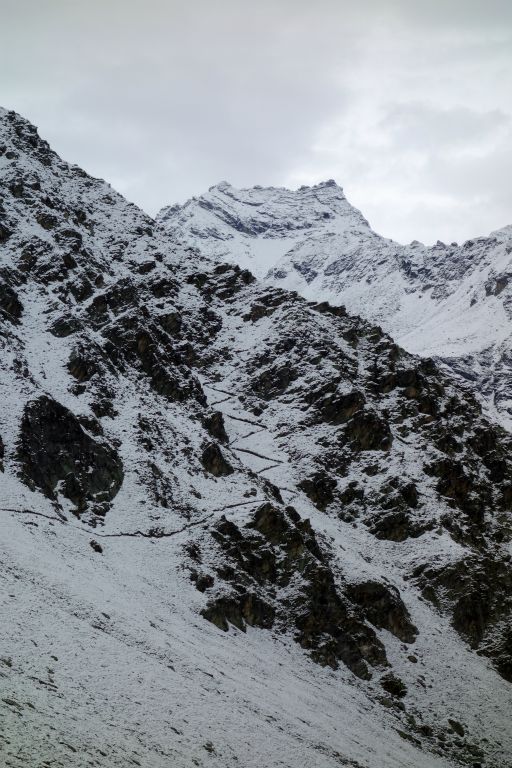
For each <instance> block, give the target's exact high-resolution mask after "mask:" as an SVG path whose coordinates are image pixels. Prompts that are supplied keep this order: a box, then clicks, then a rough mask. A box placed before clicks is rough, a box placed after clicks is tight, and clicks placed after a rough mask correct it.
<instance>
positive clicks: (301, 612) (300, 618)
mask: <svg viewBox="0 0 512 768" xmlns="http://www.w3.org/2000/svg"><path fill="white" fill-rule="evenodd" d="M213 535H214V537H215V539H216V540H217V541H218V542H219V544H220V546H221V548H222V551H223V552H224V553H225V554H226V555H227V564H226V566H223V567H221V568H220V569H218V570H217V572H218V574H219V576H221V577H224V578H225V579H227V580H228V581H229V582H231V584H232V587H233V593H232V595H230V597H228V598H226V597H225V596H221V597H219V598H217V599H215V600H213V601H211V602H210V603H209V605H208V607H207V608H206V610H205V611H204V612H203V615H204V616H205V618H207V619H208V620H209V621H213V622H214V623H215V624H217V626H220V627H221V628H222V629H227V628H228V623H232V624H234V625H235V626H237V627H239V628H243V627H244V622H243V620H242V619H244V620H245V621H246V622H247V623H248V624H251V625H256V626H260V627H264V628H268V627H270V626H272V625H273V624H274V621H277V622H278V623H279V624H280V625H281V626H282V627H287V626H290V625H291V626H295V628H296V631H295V639H296V641H297V642H298V643H300V645H302V647H303V648H306V649H308V650H309V651H310V653H311V656H312V657H313V659H314V660H315V661H318V662H319V663H321V664H324V665H325V664H327V665H329V666H331V667H333V668H334V669H336V667H337V666H338V662H339V661H342V662H343V663H345V664H346V665H347V666H348V667H349V668H350V669H351V670H352V671H353V672H354V673H355V674H356V675H358V677H361V678H365V679H366V678H368V677H370V673H369V670H368V664H369V665H371V666H379V665H380V666H382V665H385V664H386V654H385V650H384V647H383V646H382V644H381V643H380V642H379V640H378V639H377V637H376V635H375V633H374V632H373V631H372V630H371V629H370V627H368V626H367V625H366V624H364V622H363V621H362V620H361V616H358V615H357V613H356V612H355V611H354V607H353V605H351V604H350V603H349V602H346V601H344V600H343V597H342V595H341V593H340V591H339V590H338V589H337V587H336V584H335V580H334V576H333V574H332V572H331V570H330V568H329V564H328V560H327V559H326V557H325V555H324V554H323V553H322V551H321V549H320V547H319V545H318V543H317V540H316V537H315V534H314V532H313V530H312V529H311V526H310V524H309V521H308V520H304V521H303V520H300V517H299V516H298V515H297V513H296V512H295V510H294V509H293V508H289V509H288V512H283V511H282V510H280V509H278V508H276V507H274V506H272V505H271V504H265V505H263V506H261V507H259V509H258V510H257V511H256V513H255V515H254V518H253V519H252V520H250V521H249V523H247V524H246V526H245V528H244V529H243V530H240V529H239V528H238V527H237V526H236V525H235V524H234V523H232V522H229V521H227V520H226V519H224V520H221V521H220V522H219V523H218V524H217V526H216V527H215V529H214V531H213ZM233 565H234V566H235V568H234V569H233ZM242 574H243V576H242V578H240V577H241V575H242ZM276 588H277V592H276ZM255 595H256V597H255ZM233 619H235V620H233Z"/></svg>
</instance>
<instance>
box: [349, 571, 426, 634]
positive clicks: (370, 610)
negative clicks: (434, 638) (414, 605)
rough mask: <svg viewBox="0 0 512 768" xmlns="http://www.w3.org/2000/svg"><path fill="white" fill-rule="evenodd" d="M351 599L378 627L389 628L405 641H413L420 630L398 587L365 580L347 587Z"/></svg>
mask: <svg viewBox="0 0 512 768" xmlns="http://www.w3.org/2000/svg"><path fill="white" fill-rule="evenodd" d="M347 594H348V596H349V597H350V599H351V600H353V601H354V602H355V603H357V605H359V606H361V607H362V608H363V609H364V611H365V615H366V616H367V617H368V619H369V621H371V622H372V624H373V625H374V626H376V627H379V628H381V629H387V630H388V631H389V632H391V633H392V634H393V635H395V636H396V637H398V638H399V640H402V641H403V642H404V643H413V642H414V640H415V639H416V635H417V634H418V630H417V629H416V627H415V626H414V624H413V623H412V622H411V617H410V616H409V612H408V610H407V608H406V607H405V605H404V604H403V602H402V600H401V598H400V594H399V592H398V590H397V589H393V588H392V587H387V586H385V585H384V584H379V583H378V582H376V581H365V582H363V583H361V584H351V585H350V586H349V587H348V588H347Z"/></svg>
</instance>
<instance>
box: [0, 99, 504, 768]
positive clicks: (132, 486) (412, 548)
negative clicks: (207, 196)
mask: <svg viewBox="0 0 512 768" xmlns="http://www.w3.org/2000/svg"><path fill="white" fill-rule="evenodd" d="M0 185H1V186H0V189H1V207H0V213H1V220H0V227H1V228H0V232H1V243H0V343H1V350H2V361H3V364H2V366H1V368H0V387H1V393H2V398H1V406H0V438H1V442H0V446H1V451H0V454H1V468H0V515H1V518H0V519H1V521H2V537H1V547H2V553H1V557H0V563H1V565H0V577H1V580H2V590H1V605H2V613H1V615H0V618H1V621H0V676H1V695H0V725H1V727H0V755H1V757H2V764H3V765H5V766H9V768H21V767H22V766H23V768H27V767H28V768H35V767H36V766H37V767H38V768H39V766H52V768H54V767H58V766H65V767H66V768H69V767H70V766H71V768H82V766H85V765H92V766H100V767H101V768H107V766H108V768H112V766H123V768H125V767H126V766H130V765H135V766H144V768H159V766H162V768H163V766H165V767H166V768H168V766H169V765H173V766H178V767H179V768H189V767H191V766H213V767H214V768H216V767H218V768H221V767H222V768H226V767H231V766H232V767H233V768H235V766H244V768H251V767H252V766H262V765H264V766H274V765H280V766H285V767H290V768H292V766H293V767H294V768H295V766H297V765H304V766H305V765H308V766H309V765H314V766H318V767H319V768H335V766H336V767H339V766H351V767H352V768H363V767H364V768H398V767H399V766H413V765H414V766H416V767H418V768H448V767H450V766H451V767H455V766H461V765H462V766H472V768H477V766H482V765H487V766H491V765H492V766H493V767H495V768H506V767H507V766H509V765H510V754H512V735H511V733H510V715H511V713H512V688H511V681H512V624H511V621H512V597H511V595H512V590H511V575H510V573H511V572H510V559H511V557H510V540H511V536H512V530H511V524H510V520H511V508H512V485H511V483H510V479H511V468H512V459H511V438H510V436H509V435H508V433H507V432H505V430H503V429H502V428H501V427H499V426H496V425H494V424H492V423H491V422H489V421H488V420H487V419H486V418H485V417H484V416H483V415H482V409H481V406H480V405H479V404H478V402H477V401H476V400H475V398H474V397H473V396H472V395H471V393H469V392H467V391H465V390H461V389H460V387H458V385H457V383H456V382H454V380H453V379H451V378H450V377H449V376H447V375H446V373H445V372H444V371H442V370H441V369H440V368H439V367H438V366H437V365H436V364H435V362H433V361H431V360H422V359H419V358H418V357H415V356H413V355H411V354H409V353H407V352H405V351H404V350H403V349H401V348H400V347H399V346H398V345H397V344H396V343H395V342H394V341H393V340H392V339H391V338H390V337H389V336H388V335H386V334H385V333H384V332H383V331H382V330H381V329H380V328H378V327H376V326H375V325H373V324H371V323H369V322H368V321H366V320H364V319H362V318H360V317H357V316H354V315H350V314H348V313H347V312H346V311H345V310H343V309H341V308H340V307H334V306H331V305H330V304H328V303H327V302H317V301H307V300H306V299H304V298H302V297H299V296H298V295H297V294H295V293H293V292H289V291H285V290H282V289H280V288H276V287H274V286H272V285H268V284H266V283H264V282H261V281H258V280H257V279H255V277H254V276H253V275H252V274H251V272H250V271H248V270H247V269H243V268H241V267H239V266H236V265H229V264H226V263H223V262H222V259H220V258H219V257H218V255H217V254H213V253H208V254H206V253H204V254H201V253H199V252H198V251H197V250H194V249H193V248H191V247H190V246H189V245H187V243H186V242H185V243H184V244H182V243H181V241H180V238H179V237H177V236H175V235H174V234H172V233H169V232H167V231H166V230H165V229H164V227H163V226H161V225H160V224H159V223H157V222H155V221H153V220H152V219H150V218H149V217H148V216H147V215H146V214H144V213H143V212H142V211H140V210H139V209H138V208H137V207H136V206H134V205H132V204H130V203H128V202H127V201H126V200H124V199H123V198H122V197H121V196H120V195H119V194H117V193H116V192H115V191H114V190H113V189H112V188H111V187H110V186H109V185H108V184H106V183H105V182H103V181H101V180H98V179H93V178H91V177H89V176H87V174H85V173H84V172H83V171H82V170H80V169H79V168H77V167H76V166H72V165H69V164H67V163H65V162H64V161H62V160H61V159H60V158H59V157H58V156H57V155H56V154H55V153H54V152H53V151H52V150H51V149H50V147H49V146H48V144H47V143H46V142H45V141H44V140H42V139H41V138H40V137H39V135H38V133H37V131H36V129H35V128H34V126H32V125H31V124H30V123H28V122H27V121H25V120H24V119H23V118H21V117H20V116H18V115H16V114H15V113H14V112H7V111H4V110H1V111H0ZM318 205H319V208H318V211H319V212H320V213H321V212H322V204H321V203H319V204H318ZM348 210H349V209H348V208H347V211H348ZM361 226H364V221H363V220H361Z"/></svg>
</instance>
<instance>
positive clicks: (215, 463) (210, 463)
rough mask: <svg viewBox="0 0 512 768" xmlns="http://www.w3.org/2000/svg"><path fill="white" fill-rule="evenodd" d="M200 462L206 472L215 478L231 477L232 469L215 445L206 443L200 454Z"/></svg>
mask: <svg viewBox="0 0 512 768" xmlns="http://www.w3.org/2000/svg"><path fill="white" fill-rule="evenodd" d="M201 462H202V464H203V467H204V468H205V469H206V471H207V472H210V473H211V474H212V475H215V477H223V476H225V475H231V474H232V473H233V472H234V469H233V467H232V466H231V464H230V463H229V461H228V460H227V459H225V458H224V454H223V453H222V451H221V450H220V448H219V446H218V445H217V443H208V445H207V446H206V447H205V448H204V450H203V453H202V454H201Z"/></svg>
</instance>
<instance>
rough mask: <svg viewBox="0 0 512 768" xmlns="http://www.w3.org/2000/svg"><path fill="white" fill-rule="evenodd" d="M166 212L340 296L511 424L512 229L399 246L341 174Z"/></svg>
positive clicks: (183, 230) (198, 242)
mask: <svg viewBox="0 0 512 768" xmlns="http://www.w3.org/2000/svg"><path fill="white" fill-rule="evenodd" d="M158 218H159V221H160V222H161V223H162V224H163V225H164V226H165V227H166V228H167V230H168V231H169V232H170V233H171V234H172V235H173V237H174V238H175V239H177V240H179V241H180V242H183V243H188V245H190V246H193V247H197V248H200V249H201V250H202V251H204V252H206V253H209V254H214V255H215V256H217V257H219V258H222V259H223V260H225V261H227V262H232V263H237V264H239V265H241V266H244V267H249V268H250V269H251V270H252V271H253V272H254V273H255V274H257V275H259V276H260V277H264V276H265V275H266V279H267V280H268V281H270V282H272V283H274V284H275V285H279V286H281V287H283V288H288V289H293V290H297V291H298V292H299V293H300V294H301V295H303V296H305V297H306V298H309V299H316V300H317V301H319V300H327V301H330V302H332V303H333V304H343V305H344V306H346V308H347V309H348V311H349V312H354V313H357V314H359V315H362V316H363V317H365V318H366V319H368V320H370V321H371V322H375V323H378V324H379V325H381V326H382V327H383V328H384V330H385V331H386V332H388V333H390V334H391V336H392V337H393V338H394V339H395V340H396V341H397V342H398V343H400V344H401V345H402V346H404V347H405V348H406V349H407V350H408V351H410V352H413V353H415V354H419V355H422V356H430V357H436V358H439V360H440V361H442V362H444V363H445V364H446V365H447V366H448V367H449V369H450V370H451V371H452V372H454V373H456V374H457V375H458V376H459V378H460V380H461V381H464V382H465V383H469V384H470V385H471V386H472V387H473V388H474V389H475V391H476V392H477V393H478V395H479V396H480V398H481V400H482V402H483V403H484V405H485V407H486V409H487V411H488V413H489V414H490V415H491V417H492V418H498V419H500V420H501V421H502V423H504V424H505V425H506V426H507V427H509V428H510V427H511V426H512V398H511V395H510V393H511V391H512V358H511V352H510V349H511V334H512V322H511V320H512V280H511V278H512V227H506V228H505V229H502V230H499V231H498V232H494V233H493V234H491V235H490V236H489V237H482V238H477V239H475V240H470V241H467V242H466V243H464V244H463V245H461V246H458V245H457V244H456V243H452V244H451V245H445V244H444V243H440V242H438V243H437V244H436V245H435V246H433V247H431V248H427V247H425V246H424V245H422V244H421V243H418V242H413V243H411V244H410V245H406V246H403V245H399V244H398V243H395V242H393V241H392V240H387V239H385V238H383V237H380V236H379V235H377V234H376V233H375V232H373V231H372V229H371V228H370V226H369V224H368V222H367V221H366V220H365V219H364V218H363V216H362V215H361V213H360V212H359V211H358V210H357V209H355V208H353V207H352V206H351V205H350V204H349V203H348V202H347V200H346V198H345V196H344V194H343V191H342V189H341V188H340V187H338V186H337V185H336V184H335V182H333V181H328V182H325V183H323V184H318V185H317V186H315V187H301V188H300V189H298V190H297V191H296V192H292V191H290V190H287V189H274V188H270V189H263V188H260V187H255V188H254V189H242V190H237V189H234V188H233V187H231V186H230V185H229V184H226V183H222V184H219V185H218V186H217V187H212V188H211V189H210V190H209V192H207V193H206V194H205V195H202V196H201V197H199V198H194V199H192V200H190V201H189V202H187V203H185V205H183V206H173V207H170V208H164V209H163V210H162V211H161V213H160V214H159V217H158Z"/></svg>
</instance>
